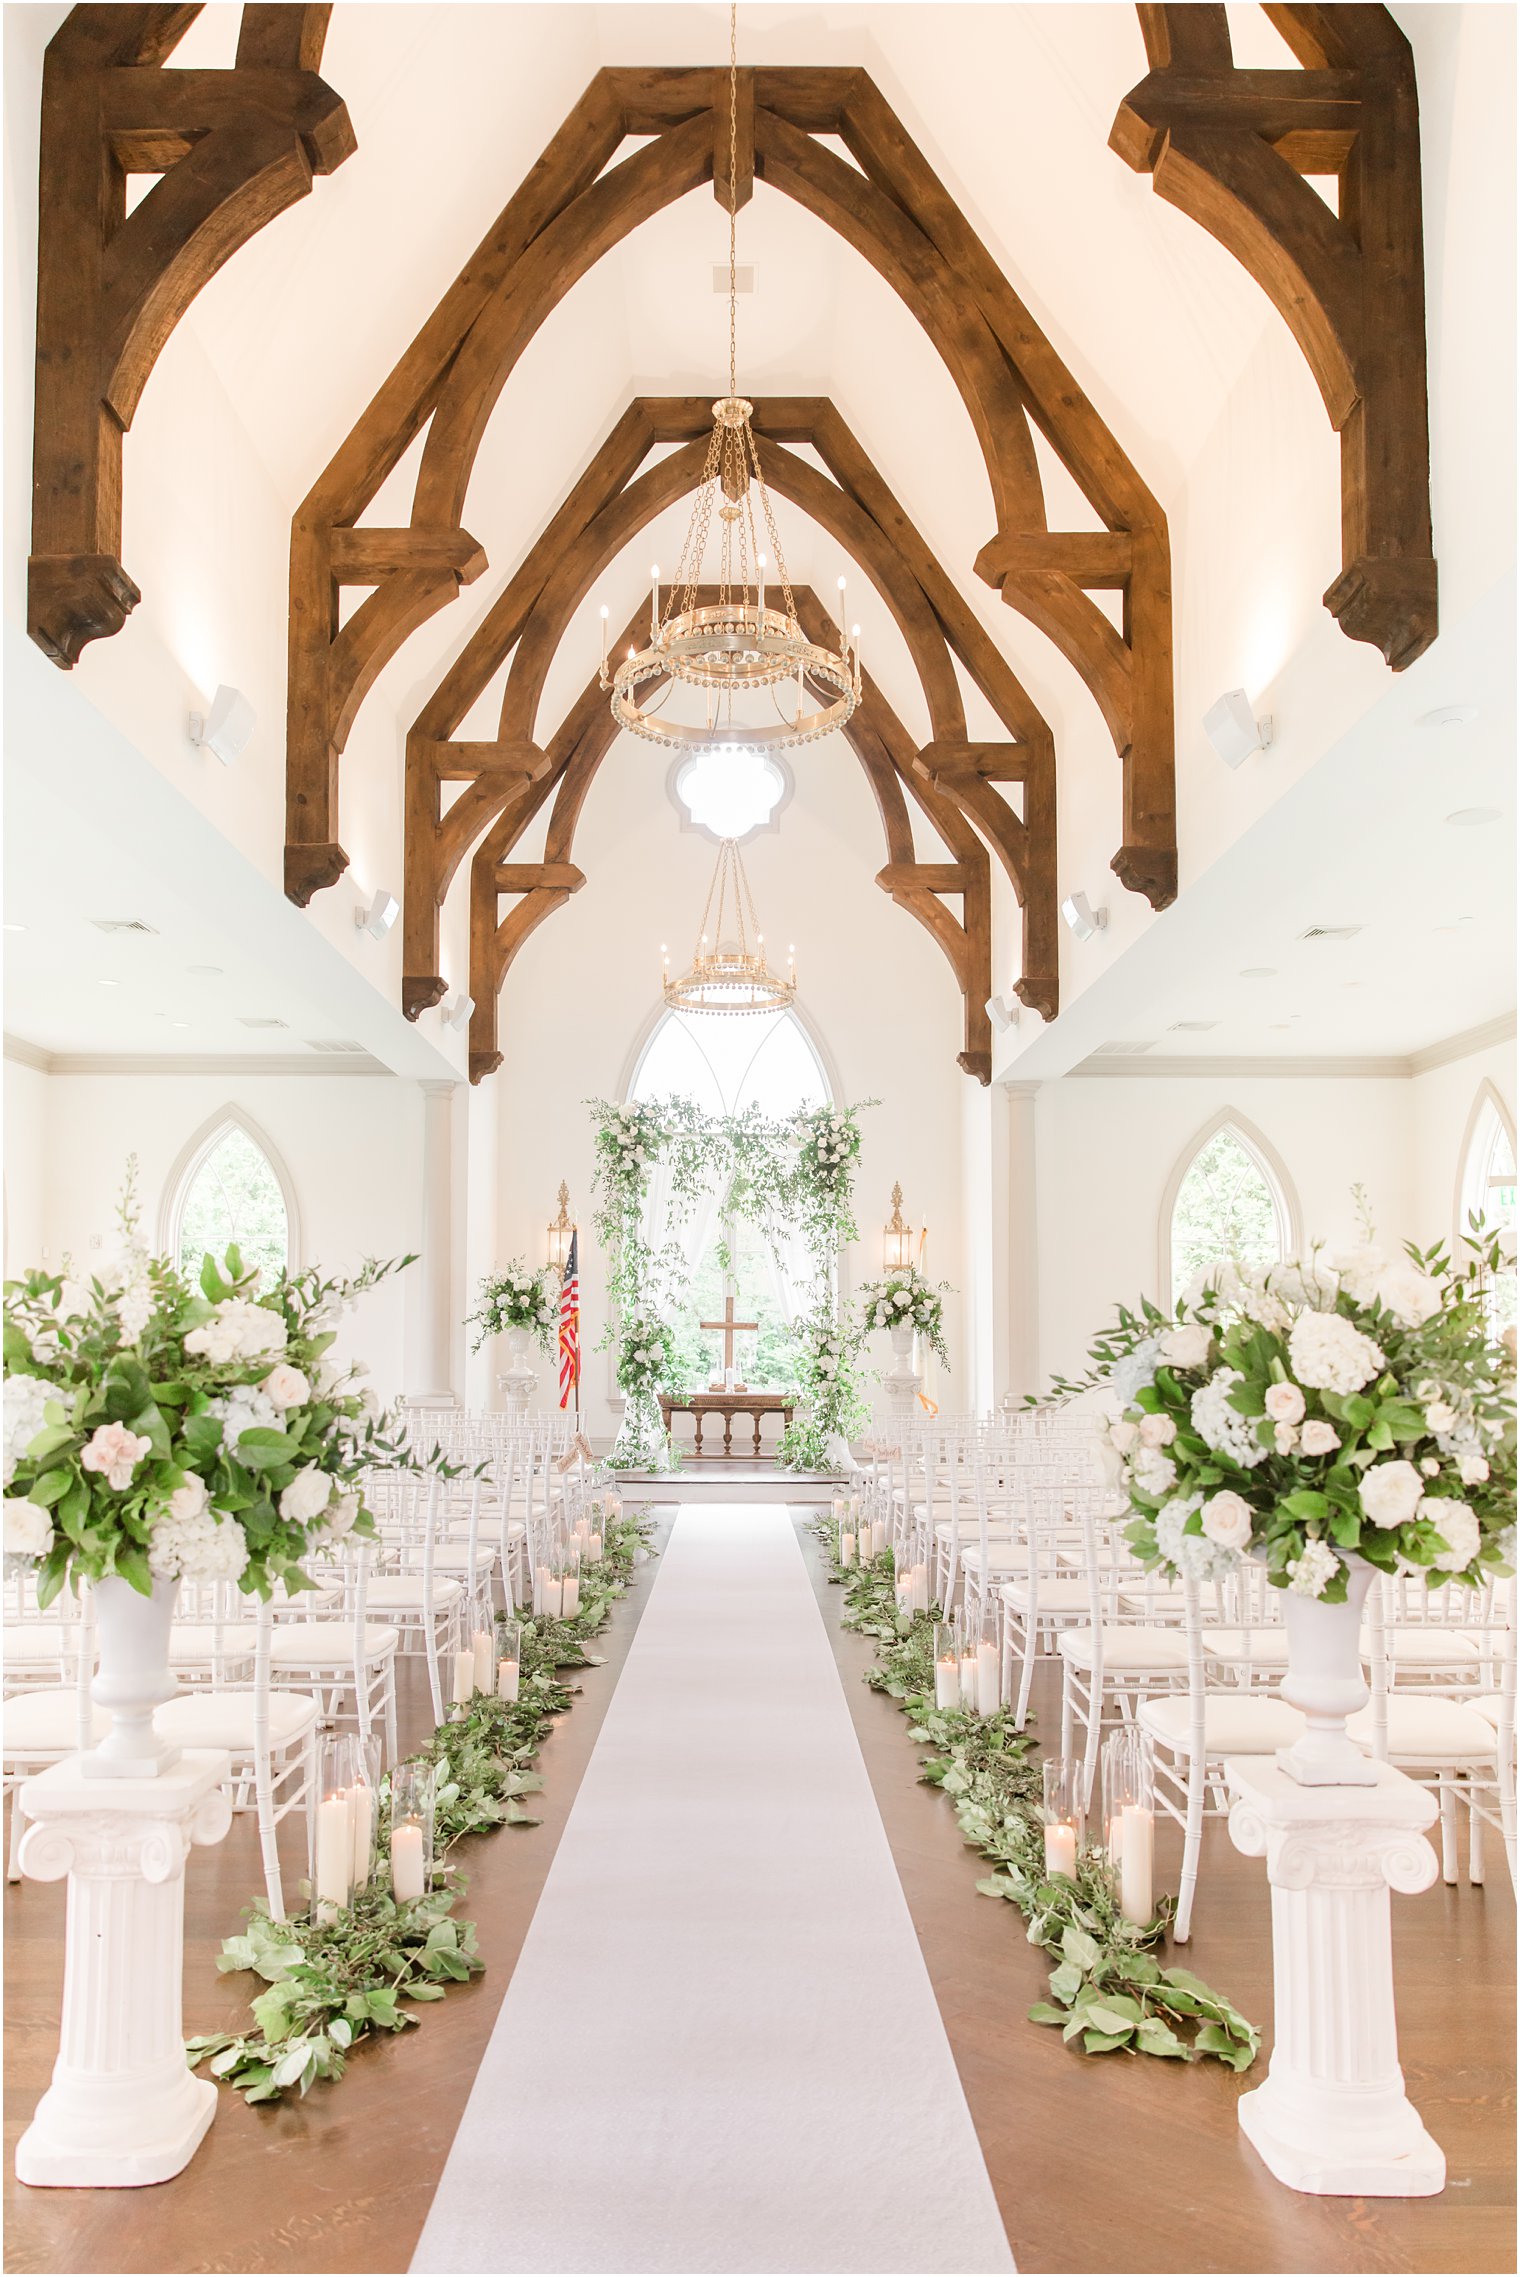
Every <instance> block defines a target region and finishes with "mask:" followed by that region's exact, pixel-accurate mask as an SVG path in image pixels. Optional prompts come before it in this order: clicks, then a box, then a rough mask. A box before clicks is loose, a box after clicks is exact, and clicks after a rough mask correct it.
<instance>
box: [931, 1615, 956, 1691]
mask: <svg viewBox="0 0 1520 2277" xmlns="http://www.w3.org/2000/svg"><path fill="white" fill-rule="evenodd" d="M960 1704H961V1647H960V1637H959V1634H958V1632H957V1630H956V1626H955V1623H954V1622H953V1621H937V1622H936V1623H935V1627H934V1705H935V1706H936V1708H958V1707H959V1706H960Z"/></svg>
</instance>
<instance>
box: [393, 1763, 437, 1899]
mask: <svg viewBox="0 0 1520 2277" xmlns="http://www.w3.org/2000/svg"><path fill="white" fill-rule="evenodd" d="M436 1788H437V1774H436V1773H435V1771H434V1768H433V1766H432V1764H431V1763H398V1764H397V1765H396V1767H395V1769H394V1770H393V1771H392V1773H391V1896H392V1897H393V1898H394V1899H395V1901H396V1903H397V1905H411V1904H413V1903H414V1902H415V1901H416V1900H417V1899H418V1898H420V1897H425V1896H426V1895H427V1891H428V1888H429V1885H430V1883H431V1881H432V1877H433V1812H434V1807H435V1797H436Z"/></svg>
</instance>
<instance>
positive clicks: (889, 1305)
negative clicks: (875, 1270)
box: [860, 1265, 950, 1368]
mask: <svg viewBox="0 0 1520 2277" xmlns="http://www.w3.org/2000/svg"><path fill="white" fill-rule="evenodd" d="M949 1290H950V1284H949V1282H948V1281H941V1282H940V1283H939V1285H938V1287H937V1288H936V1287H935V1285H934V1284H933V1283H932V1282H931V1281H927V1280H925V1278H924V1276H923V1274H922V1273H920V1271H919V1269H918V1267H917V1266H916V1265H900V1266H898V1267H897V1269H896V1270H895V1271H894V1272H891V1273H887V1274H884V1275H883V1277H882V1278H881V1280H879V1281H868V1282H867V1283H866V1285H865V1287H864V1288H863V1289H862V1290H861V1291H860V1317H861V1322H862V1325H863V1326H864V1328H865V1329H866V1330H867V1331H869V1330H870V1329H873V1328H902V1327H909V1328H912V1329H913V1330H914V1332H915V1333H916V1334H917V1335H919V1336H921V1337H922V1338H923V1340H924V1342H925V1343H926V1344H927V1345H928V1347H929V1349H930V1351H931V1352H934V1353H935V1354H937V1356H938V1358H939V1359H940V1361H941V1363H942V1364H943V1365H944V1366H945V1367H947V1368H948V1367H949V1365H950V1355H949V1353H948V1352H947V1351H946V1349H945V1331H944V1312H945V1307H944V1299H945V1297H946V1296H947V1295H948V1294H949Z"/></svg>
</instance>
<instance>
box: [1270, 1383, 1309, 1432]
mask: <svg viewBox="0 0 1520 2277" xmlns="http://www.w3.org/2000/svg"><path fill="white" fill-rule="evenodd" d="M1264 1404H1265V1406H1266V1410H1267V1413H1268V1415H1270V1416H1271V1418H1272V1421H1273V1422H1274V1423H1302V1422H1303V1419H1304V1395H1303V1393H1302V1392H1301V1391H1300V1390H1299V1388H1298V1386H1297V1384H1268V1386H1267V1394H1266V1400H1265V1403H1264Z"/></svg>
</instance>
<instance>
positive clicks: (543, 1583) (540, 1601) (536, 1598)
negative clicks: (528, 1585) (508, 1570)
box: [533, 1565, 549, 1613]
mask: <svg viewBox="0 0 1520 2277" xmlns="http://www.w3.org/2000/svg"><path fill="white" fill-rule="evenodd" d="M548 1589H549V1568H548V1567H547V1566H546V1565H536V1566H535V1567H534V1568H533V1610H534V1612H535V1613H542V1612H543V1611H544V1610H545V1605H544V1599H545V1597H546V1596H547V1594H548Z"/></svg>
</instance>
